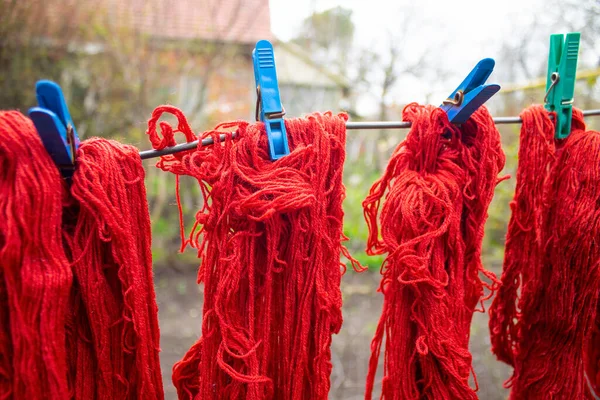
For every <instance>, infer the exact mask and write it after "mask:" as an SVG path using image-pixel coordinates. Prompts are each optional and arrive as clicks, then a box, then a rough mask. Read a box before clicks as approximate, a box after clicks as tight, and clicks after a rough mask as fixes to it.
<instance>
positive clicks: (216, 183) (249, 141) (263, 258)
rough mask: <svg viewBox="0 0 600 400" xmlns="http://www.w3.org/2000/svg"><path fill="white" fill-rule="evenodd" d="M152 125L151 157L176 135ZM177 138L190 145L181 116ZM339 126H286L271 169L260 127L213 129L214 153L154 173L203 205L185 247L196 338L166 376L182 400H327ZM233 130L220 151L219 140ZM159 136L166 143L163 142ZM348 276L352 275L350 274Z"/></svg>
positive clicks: (330, 120) (334, 305) (335, 314)
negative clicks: (199, 305)
mask: <svg viewBox="0 0 600 400" xmlns="http://www.w3.org/2000/svg"><path fill="white" fill-rule="evenodd" d="M166 111H168V112H173V111H174V110H173V109H172V108H168V107H159V108H157V109H156V110H155V111H154V113H153V117H152V119H151V120H150V122H149V131H148V134H149V136H150V139H151V141H152V143H153V146H154V147H155V148H162V147H164V146H165V144H168V143H171V142H172V139H171V137H172V135H173V133H174V132H175V131H176V130H174V129H172V128H170V127H169V126H167V125H165V124H164V123H163V124H161V128H162V133H163V137H162V138H161V137H159V135H158V134H157V133H156V132H155V127H156V122H157V121H158V118H159V117H160V115H161V114H162V113H163V112H166ZM177 116H178V119H179V128H178V129H177V131H181V132H183V133H184V134H185V136H186V138H187V140H188V141H190V140H194V139H195V137H194V135H193V133H192V132H191V129H189V126H188V124H187V122H185V121H184V120H183V119H182V117H181V115H177ZM346 119H347V117H346V116H345V115H343V114H342V115H339V116H335V115H332V114H330V113H326V114H313V115H310V116H308V117H307V118H304V119H291V120H286V121H285V124H286V130H287V133H288V140H289V145H290V150H291V152H290V154H289V155H287V156H285V157H283V158H281V159H279V160H277V161H275V162H273V161H271V160H270V159H269V155H268V151H267V137H266V133H265V129H264V124H262V123H257V124H248V123H244V122H237V123H229V124H222V125H220V126H218V127H217V128H216V129H215V130H214V131H211V132H207V133H205V134H204V135H203V137H208V136H211V137H213V138H214V139H215V144H214V145H211V146H207V147H202V146H199V147H198V148H197V149H196V150H195V151H191V152H188V153H187V154H177V155H173V156H165V157H163V158H162V159H161V160H160V161H159V162H158V167H160V168H162V169H163V170H165V171H170V172H173V173H174V174H176V175H189V176H192V177H194V178H196V179H197V180H198V183H199V185H200V188H201V192H202V194H203V197H204V204H203V206H202V209H201V210H200V211H199V212H198V213H197V215H196V224H195V225H194V228H193V230H192V232H191V234H190V236H189V239H188V243H189V244H191V246H193V247H195V248H197V249H198V257H199V258H201V260H202V261H201V266H200V270H199V274H198V279H199V281H200V282H203V283H204V313H203V323H202V335H201V337H200V339H199V341H198V342H197V343H196V344H195V345H194V346H192V348H191V349H190V350H189V351H188V353H187V354H186V356H185V357H184V358H183V359H182V360H181V361H180V362H179V363H177V364H176V365H175V367H174V369H173V383H174V384H175V386H176V387H177V390H178V394H179V398H181V399H326V398H327V396H328V392H329V387H330V382H329V376H330V374H331V368H332V364H331V361H330V358H331V351H330V345H331V336H332V334H334V333H337V332H338V331H339V329H340V327H341V324H342V314H341V305H342V296H341V290H340V279H341V275H342V269H343V265H340V252H343V253H345V254H346V253H347V252H346V251H345V249H344V248H343V247H342V245H341V241H342V239H343V234H342V219H343V211H342V201H343V198H344V186H343V184H342V170H343V164H344V158H345V142H346V129H345V122H346ZM233 128H235V129H237V136H236V138H235V139H232V136H231V134H230V133H227V134H226V140H225V142H223V143H219V140H218V137H219V135H220V134H222V133H223V132H222V131H221V130H222V129H228V130H230V129H233ZM165 135H166V136H165ZM355 267H356V268H359V267H358V266H357V265H355Z"/></svg>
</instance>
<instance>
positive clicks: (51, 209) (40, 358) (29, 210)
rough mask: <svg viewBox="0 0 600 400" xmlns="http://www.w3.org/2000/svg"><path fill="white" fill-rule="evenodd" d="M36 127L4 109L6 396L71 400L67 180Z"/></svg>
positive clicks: (1, 272)
mask: <svg viewBox="0 0 600 400" xmlns="http://www.w3.org/2000/svg"><path fill="white" fill-rule="evenodd" d="M49 166H52V160H51V159H50V156H49V155H48V153H47V152H46V150H45V149H44V146H43V145H42V142H41V140H40V138H39V136H38V135H37V133H36V131H35V127H34V126H33V123H32V122H31V121H30V120H29V119H28V118H26V117H25V116H24V115H22V114H21V113H19V112H17V111H8V112H4V111H2V112H0V193H1V194H0V399H32V400H33V399H66V398H68V397H69V386H68V382H67V362H68V358H67V352H66V350H65V340H66V339H65V335H66V334H65V319H66V315H67V307H68V299H69V290H70V288H71V281H72V274H71V268H70V267H69V262H68V260H67V257H66V255H65V251H64V249H63V247H62V242H61V217H62V211H61V209H62V200H61V198H62V196H63V193H64V187H63V182H62V179H61V177H60V174H59V172H58V170H57V169H56V168H49Z"/></svg>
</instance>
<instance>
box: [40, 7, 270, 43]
mask: <svg viewBox="0 0 600 400" xmlns="http://www.w3.org/2000/svg"><path fill="white" fill-rule="evenodd" d="M62 1H63V5H62V7H61V8H62V9H63V10H64V4H65V3H69V2H70V1H73V0H66V1H65V0H62ZM58 3H60V1H59V2H58ZM86 3H87V4H86V5H85V6H89V8H91V10H93V11H94V13H96V15H99V14H98V13H101V12H102V11H100V10H102V9H104V10H105V11H106V16H107V17H108V19H109V20H110V21H111V22H112V23H115V24H118V25H125V26H127V27H128V28H132V29H135V30H138V31H140V32H143V33H145V34H148V35H151V36H153V37H160V38H166V39H204V40H217V41H226V42H237V43H254V42H256V41H258V40H260V39H267V40H272V39H273V38H274V37H273V34H272V33H271V18H270V12H269V0H87V1H86ZM47 4H52V1H49V2H48V3H47ZM83 5H84V4H82V3H78V2H75V4H73V6H74V7H78V6H79V7H80V6H83ZM49 8H50V9H49V10H48V11H49V13H50V14H51V15H52V14H58V13H60V11H59V10H60V8H59V7H56V6H55V7H52V6H49ZM85 8H88V7H85Z"/></svg>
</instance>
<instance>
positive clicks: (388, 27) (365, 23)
mask: <svg viewBox="0 0 600 400" xmlns="http://www.w3.org/2000/svg"><path fill="white" fill-rule="evenodd" d="M335 6H343V7H345V8H350V9H352V10H353V22H354V24H355V26H356V33H355V38H356V41H357V44H358V45H360V46H363V47H367V46H368V47H375V48H378V49H384V48H385V47H384V46H386V43H387V42H386V39H387V38H388V37H390V35H399V32H401V31H402V29H403V28H406V26H402V21H403V20H404V19H405V16H404V15H405V14H406V13H410V20H411V22H412V23H409V24H408V33H407V34H406V41H407V47H406V49H405V53H406V56H405V57H406V59H410V57H411V56H414V57H416V54H418V53H419V51H420V50H421V49H422V48H423V47H424V46H427V45H429V44H432V43H433V44H434V45H437V47H438V48H441V49H442V50H441V51H440V57H439V60H437V62H439V63H443V64H445V65H446V66H448V70H449V71H451V73H452V74H454V73H456V75H455V77H454V78H447V79H446V81H445V82H437V83H435V82H420V81H415V80H414V79H413V80H412V81H411V80H407V81H402V82H399V83H398V85H396V91H395V92H394V93H393V94H392V96H393V100H395V101H397V102H406V101H415V100H416V101H425V100H426V99H425V93H428V94H432V93H434V95H432V96H431V97H433V98H437V97H438V96H441V97H443V96H446V95H447V94H449V93H450V92H451V91H453V90H454V89H455V87H456V86H458V84H459V83H460V81H461V80H462V78H464V77H465V76H466V75H467V73H468V72H469V71H470V70H471V68H473V67H474V66H475V64H476V63H477V62H478V61H479V60H480V59H482V58H486V57H491V58H496V61H497V63H498V61H499V60H497V56H498V54H497V52H498V51H499V48H500V44H501V43H502V42H503V41H510V40H511V39H510V36H511V32H512V30H514V29H515V26H521V27H526V26H527V25H528V24H530V23H531V20H532V19H533V16H534V15H535V13H536V10H537V9H539V7H540V6H543V0H493V1H490V0H453V1H451V0H447V1H440V0H412V1H404V0H395V1H394V0H295V1H292V0H270V7H271V28H272V30H273V33H274V34H275V36H277V37H278V38H279V39H282V40H288V39H290V38H292V37H293V36H294V35H295V33H296V32H297V31H298V30H299V27H300V26H301V23H302V21H303V19H304V18H306V17H307V16H309V15H310V14H311V12H312V11H313V10H316V11H322V10H326V9H328V8H332V7H335ZM403 14H404V15H403ZM411 25H412V26H411ZM540 45H541V46H542V47H543V48H546V49H547V46H548V43H547V42H545V43H540ZM546 51H547V50H546ZM442 52H443V53H442ZM434 60H435V59H434ZM497 69H498V68H496V70H497ZM494 76H495V74H493V75H492V76H491V78H490V79H489V80H488V82H490V83H496V82H494ZM449 81H451V82H452V83H449ZM505 83H508V82H505ZM442 91H444V92H448V93H447V94H443V93H442Z"/></svg>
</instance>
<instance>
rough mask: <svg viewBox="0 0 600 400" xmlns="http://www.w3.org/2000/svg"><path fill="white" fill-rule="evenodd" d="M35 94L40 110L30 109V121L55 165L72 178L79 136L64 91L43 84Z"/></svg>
mask: <svg viewBox="0 0 600 400" xmlns="http://www.w3.org/2000/svg"><path fill="white" fill-rule="evenodd" d="M35 94H36V97H37V101H38V105H39V107H33V108H31V109H29V117H30V118H31V119H32V120H33V124H34V125H35V128H36V129H37V132H38V135H40V138H41V139H42V143H44V147H45V148H46V151H48V154H50V156H51V157H52V160H54V163H55V164H56V165H57V166H58V167H59V168H60V170H61V172H62V174H63V176H64V177H66V178H70V177H71V176H73V171H74V169H75V153H76V151H77V148H78V147H79V136H77V131H76V130H75V125H74V124H73V120H71V114H69V109H68V107H67V103H66V102H65V97H64V96H63V92H62V89H61V88H60V86H58V85H57V84H56V83H54V82H52V81H46V80H41V81H38V82H37V83H36V84H35Z"/></svg>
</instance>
